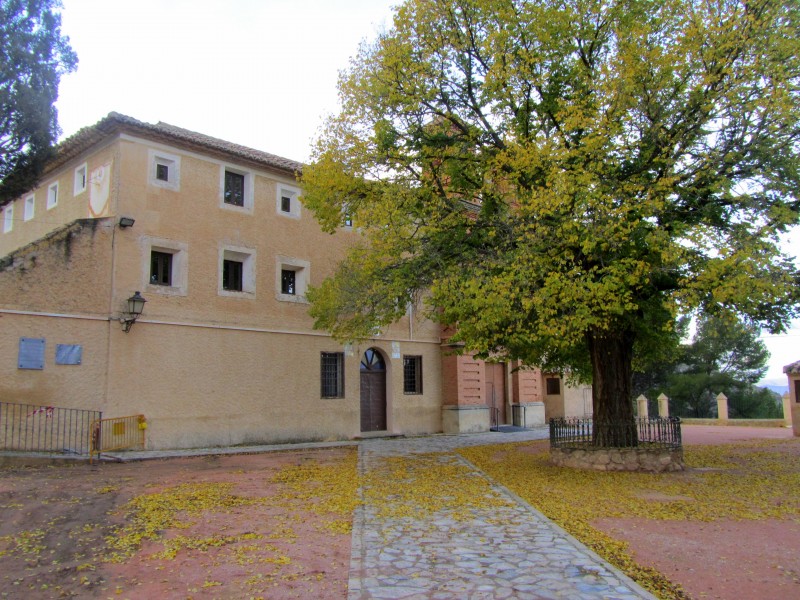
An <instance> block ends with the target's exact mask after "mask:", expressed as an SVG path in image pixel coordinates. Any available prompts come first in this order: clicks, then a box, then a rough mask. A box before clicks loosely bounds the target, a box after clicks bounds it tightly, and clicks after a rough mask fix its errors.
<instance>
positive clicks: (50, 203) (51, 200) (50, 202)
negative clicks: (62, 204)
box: [47, 181, 58, 210]
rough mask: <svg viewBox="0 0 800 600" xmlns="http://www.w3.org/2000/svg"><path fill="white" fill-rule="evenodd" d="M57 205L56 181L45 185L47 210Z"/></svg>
mask: <svg viewBox="0 0 800 600" xmlns="http://www.w3.org/2000/svg"><path fill="white" fill-rule="evenodd" d="M56 206H58V182H57V181H56V182H54V183H51V184H50V185H48V186H47V210H50V209H51V208H55V207H56Z"/></svg>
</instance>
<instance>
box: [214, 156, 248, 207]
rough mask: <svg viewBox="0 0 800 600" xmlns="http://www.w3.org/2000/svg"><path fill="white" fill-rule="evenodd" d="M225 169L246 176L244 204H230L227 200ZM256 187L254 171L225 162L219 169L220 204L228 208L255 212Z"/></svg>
mask: <svg viewBox="0 0 800 600" xmlns="http://www.w3.org/2000/svg"><path fill="white" fill-rule="evenodd" d="M225 171H230V172H231V173H237V174H238V175H243V176H244V206H236V205H235V204H228V203H227V202H225ZM254 187H255V176H254V175H253V172H252V171H247V170H245V169H240V168H239V167H234V166H232V165H226V164H223V165H221V166H220V171H219V206H220V208H224V209H226V210H234V211H238V212H246V213H250V214H252V212H253V188H254Z"/></svg>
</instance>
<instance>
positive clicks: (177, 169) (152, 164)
mask: <svg viewBox="0 0 800 600" xmlns="http://www.w3.org/2000/svg"><path fill="white" fill-rule="evenodd" d="M147 164H148V168H147V181H148V183H149V184H150V185H154V186H156V187H160V188H163V189H166V190H172V191H173V192H179V191H181V157H180V156H178V155H176V154H170V153H168V152H162V151H161V150H154V149H152V148H150V149H148V151H147ZM158 165H164V166H166V167H167V169H168V171H167V173H168V175H167V180H166V181H164V180H163V179H158V178H157V177H156V170H157V168H158Z"/></svg>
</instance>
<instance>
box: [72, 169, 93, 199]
mask: <svg viewBox="0 0 800 600" xmlns="http://www.w3.org/2000/svg"><path fill="white" fill-rule="evenodd" d="M87 187H89V168H88V166H87V164H86V163H83V164H82V165H81V166H79V167H77V168H76V169H75V185H74V186H73V192H72V195H73V196H78V195H79V194H82V193H83V192H85V191H86V188H87Z"/></svg>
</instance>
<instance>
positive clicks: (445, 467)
mask: <svg viewBox="0 0 800 600" xmlns="http://www.w3.org/2000/svg"><path fill="white" fill-rule="evenodd" d="M364 501H365V503H367V504H369V505H371V506H373V507H375V509H376V510H377V515H378V516H379V517H381V518H385V519H397V518H404V517H410V518H425V517H426V516H427V515H430V514H432V513H435V512H438V511H447V513H448V515H449V516H450V517H451V518H453V519H455V520H462V521H463V520H466V519H469V518H470V517H471V509H472V508H474V507H487V506H495V507H499V506H508V505H509V502H508V500H506V499H505V498H503V497H502V496H501V495H499V494H498V493H497V492H495V491H494V490H493V489H492V488H491V486H490V485H489V483H488V482H487V480H486V479H485V478H483V477H481V476H480V475H479V474H477V473H475V472H474V471H473V470H472V469H471V468H469V467H468V466H466V465H464V464H462V463H460V462H458V461H457V459H455V458H454V457H448V456H446V455H441V454H415V455H414V456H410V457H391V458H386V459H384V461H383V463H382V464H381V466H380V468H373V469H370V470H369V472H368V473H367V474H366V475H365V481H364Z"/></svg>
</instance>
